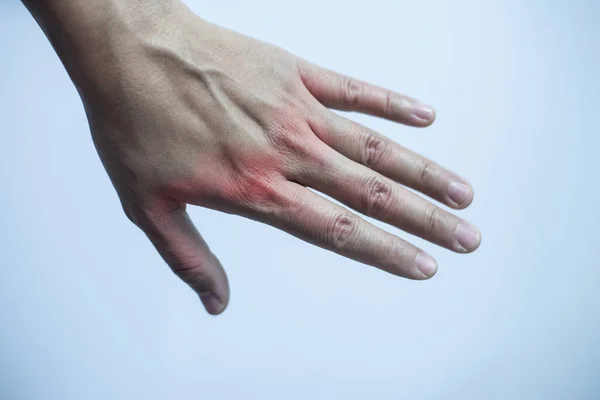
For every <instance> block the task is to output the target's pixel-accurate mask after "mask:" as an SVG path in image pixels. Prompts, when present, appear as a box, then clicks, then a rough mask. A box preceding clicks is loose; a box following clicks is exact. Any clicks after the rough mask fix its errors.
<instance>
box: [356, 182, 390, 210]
mask: <svg viewBox="0 0 600 400" xmlns="http://www.w3.org/2000/svg"><path fill="white" fill-rule="evenodd" d="M391 198H392V185H391V184H390V183H389V182H387V181H386V180H384V179H383V178H382V177H380V176H377V175H376V176H373V177H371V178H369V180H368V181H367V185H366V187H365V192H364V194H363V201H362V209H363V210H364V213H365V214H366V215H368V216H378V217H383V216H385V214H386V213H387V211H388V210H389V208H390V200H391Z"/></svg>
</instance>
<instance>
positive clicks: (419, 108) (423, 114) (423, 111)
mask: <svg viewBox="0 0 600 400" xmlns="http://www.w3.org/2000/svg"><path fill="white" fill-rule="evenodd" d="M412 114H413V115H414V116H415V117H416V118H418V119H420V120H422V121H427V122H428V121H431V120H433V115H434V112H433V107H431V106H428V105H425V104H419V105H415V106H414V107H413V109H412Z"/></svg>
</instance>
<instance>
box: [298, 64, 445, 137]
mask: <svg viewBox="0 0 600 400" xmlns="http://www.w3.org/2000/svg"><path fill="white" fill-rule="evenodd" d="M299 72H300V76H301V78H302V81H303V82H304V85H305V86H306V88H307V89H308V91H309V92H310V93H311V94H312V95H313V96H314V97H315V98H316V99H317V100H318V101H319V102H320V103H321V104H323V105H324V106H326V107H329V108H333V109H336V110H342V111H358V112H361V113H365V114H369V115H373V116H376V117H381V118H385V119H389V120H391V121H395V122H400V123H403V124H406V125H411V126H416V127H425V126H429V125H431V124H432V123H433V121H434V120H435V110H434V109H433V107H431V106H429V105H426V104H423V103H421V102H419V101H418V100H415V99H413V98H411V97H408V96H405V95H402V94H399V93H396V92H393V91H391V90H388V89H384V88H382V87H379V86H375V85H372V84H370V83H366V82H363V81H361V80H358V79H354V78H350V77H348V76H344V75H342V74H339V73H337V72H334V71H331V70H328V69H326V68H322V67H319V66H316V65H314V64H311V63H309V62H306V61H301V62H300V64H299Z"/></svg>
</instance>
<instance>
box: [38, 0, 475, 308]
mask: <svg viewBox="0 0 600 400" xmlns="http://www.w3.org/2000/svg"><path fill="white" fill-rule="evenodd" d="M26 4H27V6H28V8H30V9H31V10H32V13H33V14H34V15H36V18H37V19H38V21H39V22H40V25H41V26H42V27H43V29H44V31H45V32H46V34H47V35H48V37H49V38H50V39H51V42H52V44H53V45H54V47H55V49H56V51H57V53H58V54H59V55H60V56H61V60H63V63H64V64H65V67H66V68H67V71H68V72H69V74H70V76H71V78H72V79H73V81H74V83H75V85H76V87H77V89H78V90H79V93H80V95H81V98H82V100H83V103H84V107H85V111H86V114H87V117H88V120H89V124H90V130H91V133H92V138H93V141H94V144H95V146H96V149H97V151H98V154H99V155H100V158H101V160H102V163H103V165H104V167H105V169H106V171H107V173H108V175H109V177H110V179H111V181H112V183H113V185H114V187H115V189H116V191H117V193H118V195H119V198H120V201H121V203H122V205H123V209H124V210H125V212H126V214H127V216H128V217H129V218H130V219H131V220H132V221H133V222H134V223H135V224H136V225H138V226H139V227H140V228H141V229H142V230H143V231H144V232H145V233H146V234H147V236H148V237H149V238H150V240H151V241H152V242H153V243H154V245H155V246H156V248H157V250H158V251H159V253H160V254H161V255H162V256H163V258H164V259H165V261H167V263H168V264H169V265H170V266H171V268H172V269H173V270H174V271H175V272H176V273H178V275H179V276H180V277H182V279H184V280H185V281H186V282H187V283H188V284H189V285H190V286H191V287H192V288H193V289H194V290H195V291H196V292H197V293H198V294H199V295H200V296H201V298H202V301H203V303H204V305H205V307H206V308H207V311H209V313H211V314H218V313H220V312H222V311H223V310H224V308H225V307H226V305H227V302H228V299H229V290H228V284H227V278H226V276H225V273H224V271H223V269H222V267H221V265H220V263H219V262H218V260H217V259H216V257H215V256H214V255H213V254H212V253H211V252H210V250H209V249H208V246H207V244H206V243H204V241H203V240H202V238H201V236H200V235H199V233H198V232H197V231H195V228H194V227H193V224H192V223H191V221H190V220H189V218H188V217H187V214H185V205H186V204H194V205H199V206H203V207H209V208H212V209H215V210H219V211H223V212H227V213H233V214H237V215H242V216H245V217H248V218H252V219H255V220H257V221H261V222H265V223H269V224H271V225H273V226H277V227H282V226H283V227H289V226H290V224H291V222H290V221H294V219H295V218H296V219H297V221H295V222H293V223H295V224H296V225H297V227H299V228H298V229H295V228H294V227H292V228H290V229H288V228H283V229H286V230H288V231H290V232H291V231H294V232H291V233H294V234H295V232H296V231H297V232H303V234H302V235H297V236H299V237H302V238H303V239H305V240H308V241H310V242H311V243H315V244H318V245H320V246H322V247H325V248H329V249H333V250H334V251H337V252H338V253H340V254H344V255H346V256H349V257H350V256H351V257H352V258H354V259H357V260H363V261H364V260H367V261H368V263H369V264H371V265H375V266H378V267H381V268H382V269H384V270H387V271H388V272H393V273H396V274H397V275H400V276H405V277H408V278H412V279H426V278H429V277H431V276H433V274H435V271H436V270H437V264H436V263H435V260H433V258H431V257H430V256H429V255H427V254H426V253H424V252H422V251H420V250H419V249H417V248H415V247H414V246H412V245H410V244H408V243H404V242H402V241H400V239H398V238H396V237H394V236H392V235H389V234H387V233H384V232H383V231H381V230H378V228H375V227H372V226H371V225H369V224H368V223H366V222H365V221H363V220H359V219H356V218H353V217H351V216H350V214H340V213H341V211H340V209H338V208H333V207H334V205H333V204H329V203H328V202H325V201H321V200H318V201H319V208H320V210H319V211H322V212H320V213H318V212H314V213H306V212H305V210H302V209H301V208H300V207H301V206H306V204H304V203H303V202H304V200H303V199H299V198H298V196H299V194H301V193H303V192H302V191H301V190H300V189H302V190H304V188H303V187H302V186H311V185H310V182H306V183H305V182H299V180H298V179H296V178H297V177H300V176H309V175H311V174H312V175H321V176H324V177H325V176H326V177H327V178H329V179H331V178H332V177H334V176H335V174H333V172H332V170H331V169H330V167H331V163H330V158H331V157H330V156H329V154H330V153H328V152H326V151H323V148H324V146H326V145H333V142H332V143H329V144H326V143H324V141H323V140H322V139H321V138H320V137H319V135H317V134H315V130H314V129H312V127H311V123H310V122H309V120H311V119H312V120H313V121H314V120H316V119H317V118H313V117H314V116H315V115H319V116H321V117H322V116H323V115H330V114H331V113H330V112H329V111H327V110H324V105H330V106H332V107H337V108H339V109H348V110H351V109H355V110H358V111H364V112H367V113H370V114H373V115H379V116H384V117H386V118H388V119H392V120H396V121H399V122H406V121H409V122H410V121H413V124H415V125H417V126H425V125H427V124H429V123H431V122H432V121H433V118H435V113H434V112H433V110H432V109H431V110H429V109H423V107H422V106H421V105H419V104H418V103H416V102H414V101H412V100H410V99H409V98H406V97H402V96H400V95H389V94H388V95H387V96H386V95H384V94H383V93H384V92H383V91H382V90H379V89H377V90H374V91H369V90H366V89H364V88H366V87H367V86H363V85H362V83H360V82H358V81H351V83H352V84H347V83H344V82H345V81H344V78H343V77H337V75H328V74H329V73H327V72H324V71H322V70H319V69H316V68H315V69H312V67H307V65H309V64H308V63H306V62H304V61H302V60H300V59H298V58H297V57H295V56H294V55H292V54H290V53H288V52H286V51H285V50H283V49H280V48H278V47H276V46H273V45H270V44H267V43H264V42H260V41H258V40H255V39H252V38H249V37H246V36H243V35H240V34H237V33H235V32H233V31H230V30H227V29H224V28H221V27H218V26H216V25H213V24H210V23H208V22H206V21H204V20H202V19H201V18H199V17H197V16H196V15H194V14H193V13H192V12H191V11H190V10H189V9H188V8H187V7H186V6H185V5H184V4H182V3H180V2H179V1H175V0H170V1H162V2H156V3H155V2H153V1H150V2H143V3H141V2H139V1H129V2H125V1H124V0H106V1H102V2H97V1H96V0H90V2H89V3H82V2H58V1H56V2H48V3H40V4H42V5H39V6H38V5H32V2H27V3H26ZM48 4H52V5H53V6H49V5H48ZM152 5H154V6H152ZM71 7H75V8H71ZM65 21H66V22H65ZM90 21H92V22H90ZM78 24H83V25H82V26H79V25H78ZM90 24H91V25H92V28H90ZM57 26H66V28H65V29H66V30H67V31H70V32H76V33H79V32H83V33H84V34H71V35H64V32H61V31H59V30H58V28H57ZM90 43H93V44H94V46H90ZM90 49H92V50H93V51H90ZM307 68H308V69H307ZM303 71H304V72H303ZM307 71H308V72H307ZM311 71H316V72H314V73H313V72H311ZM323 77H327V78H323ZM331 77H333V78H331ZM328 84H330V85H332V87H340V88H342V89H343V88H349V89H351V90H352V91H353V92H352V93H351V94H349V95H339V94H336V95H328V91H327V85H328ZM310 88H312V91H311V89H310ZM315 93H317V94H318V95H319V96H321V97H322V98H323V100H322V101H321V100H319V99H316V98H315ZM328 96H329V97H328ZM361 96H363V97H361ZM365 99H366V100H365ZM367 100H368V101H367ZM344 102H345V104H342V103H344ZM361 102H362V103H364V104H362V103H361ZM382 107H383V108H382ZM381 110H384V111H381ZM424 110H425V111H424ZM386 113H387V114H386ZM392 113H393V115H391V114H392ZM416 117H418V118H417V119H415V118H416ZM423 117H425V118H430V120H429V121H428V122H427V121H424V120H423V119H422V118H423ZM331 118H333V117H331ZM411 118H412V119H411ZM321 120H323V118H321ZM323 126H325V125H323ZM329 150H330V151H333V150H331V149H329ZM334 150H335V149H334ZM340 151H341V150H340ZM336 154H337V153H336ZM340 157H342V156H340ZM344 160H345V161H344V162H345V164H344V165H346V166H348V168H346V170H349V171H350V170H352V171H355V170H356V171H363V170H364V167H363V166H362V165H359V164H357V163H355V162H354V161H351V160H349V159H344ZM411 163H412V164H411ZM411 163H406V165H413V164H414V165H416V164H415V163H414V162H412V161H411ZM328 168H329V169H328ZM415 170H416V168H415ZM352 171H351V172H352ZM439 171H441V170H439ZM444 174H445V175H444ZM444 174H438V175H439V176H444V177H445V178H444V179H449V178H447V177H450V176H451V175H450V174H447V173H445V172H444ZM438 175H435V178H436V179H433V180H431V181H435V183H436V185H438V187H444V185H446V182H445V181H444V180H443V179H442V178H439V177H438ZM296 182H297V183H299V186H300V188H298V187H295V186H293V185H292V184H296ZM323 182H326V179H324V180H323ZM346 185H347V190H345V188H343V187H341V189H340V187H337V188H336V190H338V191H339V192H345V194H347V193H349V192H350V189H352V186H356V182H354V183H353V182H352V181H351V180H350V179H348V180H347V182H346ZM329 186H330V187H333V186H335V185H329ZM446 186H447V185H446ZM306 190H307V189H306ZM460 190H463V191H464V190H465V189H464V188H461V187H458V188H456V190H455V192H457V193H455V194H456V196H459V195H460V196H462V195H463V193H458V191H460ZM467 190H470V188H467ZM292 193H295V194H292ZM341 194H344V193H341ZM294 196H296V197H294ZM444 196H446V197H447V195H444ZM465 196H467V198H469V196H470V198H472V193H470V192H469V193H466V195H465ZM438 197H440V196H438ZM306 198H309V197H306ZM468 201H469V202H470V200H468ZM415 204H417V203H415ZM418 204H425V203H418ZM413 208H416V206H413ZM336 213H337V214H336ZM417 214H418V213H415V215H417ZM305 215H310V218H311V220H307V219H304V220H300V218H301V217H302V216H305ZM335 215H337V217H335ZM327 216H329V217H331V219H332V222H334V223H336V224H337V222H336V221H338V222H339V221H341V222H342V223H343V224H342V225H339V224H338V225H336V226H339V227H341V229H342V230H341V231H340V232H341V234H342V237H347V239H348V240H345V239H344V241H342V242H340V243H337V242H335V241H334V242H335V243H334V242H332V241H331V239H330V240H329V243H324V242H323V241H324V240H325V239H327V238H326V235H325V234H324V233H323V232H309V229H308V228H307V226H309V225H310V226H312V227H317V226H322V225H323V221H319V219H325V218H326V217H327ZM406 220H407V221H413V219H411V218H410V217H407V218H406ZM282 221H284V222H285V223H284V222H282ZM286 224H287V225H286ZM418 224H422V221H421V220H416V219H415V220H414V223H413V225H414V226H415V227H418V226H417V225H418ZM429 224H430V225H431V226H435V224H436V221H433V220H432V221H431V222H430V223H429ZM301 225H302V226H301ZM413 225H411V227H413ZM438 225H439V223H438ZM305 228H306V229H305ZM414 230H415V231H417V228H415V229H414ZM307 232H309V233H307ZM365 232H369V233H368V234H366V235H367V236H363V237H361V239H364V240H362V241H360V243H356V242H353V241H352V240H353V239H355V238H356V237H357V236H356V235H359V234H363V235H365ZM473 232H475V233H473ZM309 234H312V235H313V237H307V235H309ZM462 234H463V236H465V235H466V236H468V235H471V237H470V238H469V239H470V240H471V241H472V242H473V243H474V245H473V246H471V247H470V248H469V249H466V250H465V252H466V251H473V250H474V249H476V248H477V246H479V243H480V240H481V237H480V234H479V233H478V231H468V232H467V231H466V232H463V233H462ZM369 235H371V236H369ZM330 236H331V235H330ZM333 236H335V234H333ZM319 240H321V243H320V242H319ZM444 240H445V241H441V240H438V242H444V243H445V242H454V238H445V239H444ZM384 241H385V243H390V246H388V248H390V249H395V251H397V252H398V254H399V255H400V257H398V259H399V260H400V259H401V260H402V263H403V264H402V265H399V264H400V261H398V260H392V261H390V258H391V256H384V255H380V254H378V255H376V256H373V255H372V254H373V248H375V246H379V247H377V248H378V249H379V248H381V243H382V242H384ZM367 242H368V243H369V245H368V246H373V247H372V248H370V249H369V248H367V247H368V246H367V244H366V243H367ZM347 243H351V244H352V246H353V247H352V246H351V247H352V248H348V247H347V246H348V245H347ZM455 250H456V249H455ZM390 251H391V250H390ZM361 252H362V253H361ZM367 255H368V256H367ZM367 261H365V262H367ZM379 264H385V265H379Z"/></svg>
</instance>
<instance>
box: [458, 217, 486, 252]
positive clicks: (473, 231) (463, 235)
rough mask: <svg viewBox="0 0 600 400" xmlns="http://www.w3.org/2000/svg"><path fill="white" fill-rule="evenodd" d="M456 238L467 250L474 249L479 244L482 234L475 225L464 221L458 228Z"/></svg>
mask: <svg viewBox="0 0 600 400" xmlns="http://www.w3.org/2000/svg"><path fill="white" fill-rule="evenodd" d="M456 240H457V241H458V244H460V245H461V246H462V248H463V249H464V250H465V251H472V250H475V249H476V248H477V246H479V242H480V241H481V234H480V233H479V230H478V229H477V228H475V227H474V226H473V225H469V224H467V223H462V224H459V225H458V227H457V228H456Z"/></svg>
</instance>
